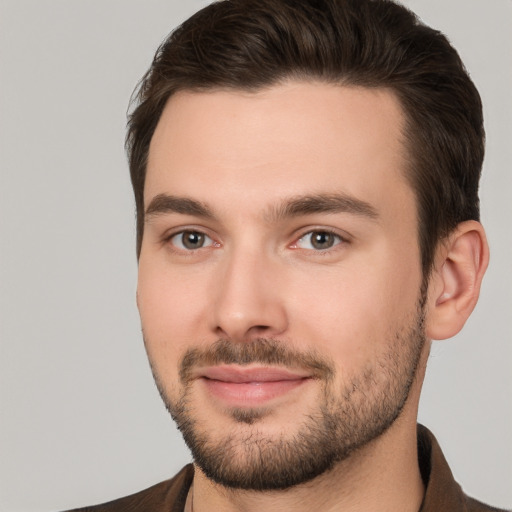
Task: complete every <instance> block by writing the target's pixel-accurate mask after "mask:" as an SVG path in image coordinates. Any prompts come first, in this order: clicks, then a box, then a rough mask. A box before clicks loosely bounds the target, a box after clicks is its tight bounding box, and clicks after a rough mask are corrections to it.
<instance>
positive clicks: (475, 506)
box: [464, 496, 512, 512]
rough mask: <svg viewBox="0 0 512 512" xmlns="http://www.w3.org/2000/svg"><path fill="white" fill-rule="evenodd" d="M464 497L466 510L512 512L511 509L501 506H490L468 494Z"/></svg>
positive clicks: (468, 511)
mask: <svg viewBox="0 0 512 512" xmlns="http://www.w3.org/2000/svg"><path fill="white" fill-rule="evenodd" d="M464 497H465V499H466V509H467V512H512V511H511V510H505V509H502V508H495V507H491V506H490V505H486V504H485V503H482V502H481V501H478V500H475V499H474V498H471V497H469V496H464Z"/></svg>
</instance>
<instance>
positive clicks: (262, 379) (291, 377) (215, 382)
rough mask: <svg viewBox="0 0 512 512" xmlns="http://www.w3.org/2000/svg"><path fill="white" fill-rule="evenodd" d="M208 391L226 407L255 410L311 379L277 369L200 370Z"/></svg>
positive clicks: (234, 367) (222, 367)
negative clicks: (254, 408) (255, 407)
mask: <svg viewBox="0 0 512 512" xmlns="http://www.w3.org/2000/svg"><path fill="white" fill-rule="evenodd" d="M198 377H199V380H200V381H201V382H202V383H203V385H204V386H205V388H206V390H207V392H208V393H209V394H211V395H212V396H213V397H215V398H217V399H220V400H221V401H222V402H225V403H226V405H231V406H238V407H244V406H245V407H254V406H258V405H262V404H264V403H265V402H267V401H269V400H272V399H273V398H276V397H278V396H282V395H285V394H286V393H289V392H291V391H292V390H294V389H296V388H298V387H300V386H302V385H303V384H305V383H306V382H307V381H309V380H310V379H311V377H310V375H308V374H303V373H301V372H293V371H289V370H287V369H284V368H275V367H252V368H246V367H237V366H231V365H225V366H212V367H208V368H204V369H202V370H201V371H200V373H199V375H198Z"/></svg>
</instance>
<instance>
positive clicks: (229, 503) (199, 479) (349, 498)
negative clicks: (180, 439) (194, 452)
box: [192, 406, 424, 512]
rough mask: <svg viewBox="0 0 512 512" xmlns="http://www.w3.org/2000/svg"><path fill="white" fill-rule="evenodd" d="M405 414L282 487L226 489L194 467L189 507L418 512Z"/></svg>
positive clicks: (419, 492) (418, 486)
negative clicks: (318, 470)
mask: <svg viewBox="0 0 512 512" xmlns="http://www.w3.org/2000/svg"><path fill="white" fill-rule="evenodd" d="M406 408H407V406H406ZM403 413H406V411H405V410H404V411H403ZM408 416H409V415H408V414H402V415H401V417H400V418H399V419H397V420H396V421H395V423H394V424H393V425H392V426H391V427H390V428H389V429H388V430H387V431H386V432H385V433H384V434H383V435H382V436H380V437H379V438H378V439H376V440H374V441H373V442H371V443H369V444H368V445H367V446H365V447H364V448H363V449H361V450H359V451H358V452H356V453H354V454H352V455H351V456H350V457H349V458H348V459H346V460H345V461H343V462H341V463H339V464H338V465H336V466H335V467H334V468H333V469H332V470H330V471H329V472H326V473H325V474H323V475H321V476H319V477H317V478H315V479H314V480H312V481H310V482H307V483H305V484H302V485H299V486H295V487H293V488H291V489H287V490H284V491H265V492H262V491H242V490H238V489H227V488H225V487H223V486H221V485H218V484H216V483H214V482H212V481H211V480H209V479H208V478H207V477H206V476H205V475H204V474H203V473H202V471H201V470H200V469H199V468H197V467H196V472H195V477H194V486H193V489H192V502H193V511H194V512H206V511H208V510H217V511H219V512H232V511H233V512H234V511H237V512H253V511H259V510H265V511H268V512H278V511H285V510H293V511H294V512H301V511H304V512H306V511H308V512H309V511H311V510H315V509H317V510H322V512H329V511H331V510H332V511H334V510H336V511H339V510H343V511H344V512H361V511H363V510H364V511H367V510H373V511H376V512H388V511H389V512H391V511H393V512H396V511H404V512H417V511H418V510H419V508H420V506H421V502H422V499H423V494H424V486H423V482H422V479H421V475H420V470H419V466H418V457H417V440H416V420H415V415H414V418H413V419H412V420H408V419H407V417H408Z"/></svg>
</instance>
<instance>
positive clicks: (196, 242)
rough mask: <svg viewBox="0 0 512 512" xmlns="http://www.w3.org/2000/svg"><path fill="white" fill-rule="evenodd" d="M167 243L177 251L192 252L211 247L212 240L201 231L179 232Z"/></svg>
mask: <svg viewBox="0 0 512 512" xmlns="http://www.w3.org/2000/svg"><path fill="white" fill-rule="evenodd" d="M169 241H170V242H171V244H172V245H174V247H176V248H177V249H181V250H182V251H194V250H196V249H202V248H203V247H210V246H212V245H213V240H212V239H211V238H210V237H209V236H208V235H205V234H204V233H201V231H191V230H190V231H180V232H179V233H176V234H175V235H173V236H172V237H171V238H170V239H169Z"/></svg>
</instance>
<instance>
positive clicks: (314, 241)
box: [297, 231, 342, 251]
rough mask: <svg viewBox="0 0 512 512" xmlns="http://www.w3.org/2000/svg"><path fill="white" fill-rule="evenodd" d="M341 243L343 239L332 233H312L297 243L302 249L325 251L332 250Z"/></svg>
mask: <svg viewBox="0 0 512 512" xmlns="http://www.w3.org/2000/svg"><path fill="white" fill-rule="evenodd" d="M341 242H342V239H341V237H340V236H338V235H335V234H334V233H331V232H330V231H310V232H309V233H306V234H305V235H304V236H303V237H301V238H300V240H299V241H298V242H297V247H299V248H301V249H313V250H315V251H323V250H326V249H331V248H332V247H334V246H335V245H338V244H340V243H341Z"/></svg>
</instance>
